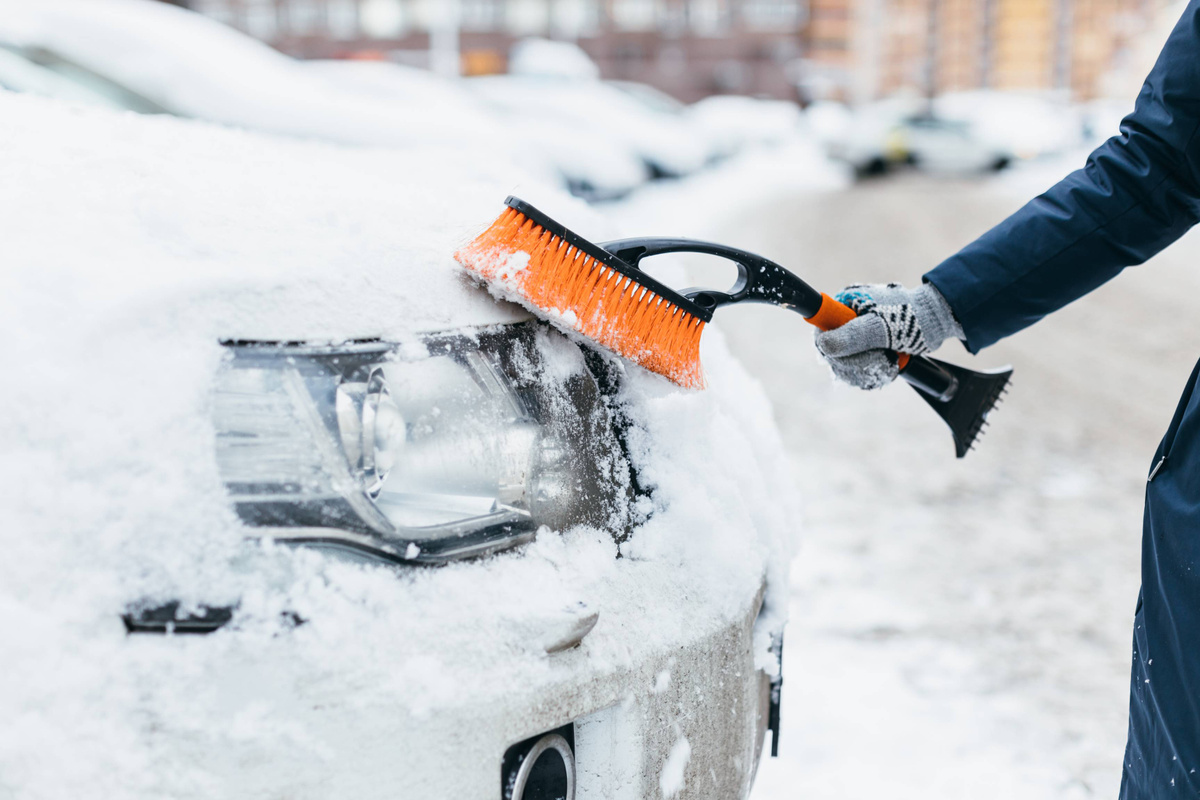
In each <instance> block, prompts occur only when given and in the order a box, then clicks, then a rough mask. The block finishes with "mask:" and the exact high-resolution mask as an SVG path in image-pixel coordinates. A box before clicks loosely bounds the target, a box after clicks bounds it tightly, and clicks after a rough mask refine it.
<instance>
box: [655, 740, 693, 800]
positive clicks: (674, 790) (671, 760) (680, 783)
mask: <svg viewBox="0 0 1200 800" xmlns="http://www.w3.org/2000/svg"><path fill="white" fill-rule="evenodd" d="M691 758H692V745H691V743H690V742H688V740H687V737H686V736H680V737H679V738H678V739H677V740H676V741H675V744H674V745H672V746H671V754H670V755H669V756H667V763H666V764H664V765H663V771H662V775H661V776H660V777H659V780H658V785H659V787H660V788H661V789H662V796H663V797H664V798H671V797H674V796H675V795H677V794H679V793H680V792H682V791H683V787H684V785H685V784H686V781H685V780H684V771H685V770H686V769H687V765H688V761H690V760H691Z"/></svg>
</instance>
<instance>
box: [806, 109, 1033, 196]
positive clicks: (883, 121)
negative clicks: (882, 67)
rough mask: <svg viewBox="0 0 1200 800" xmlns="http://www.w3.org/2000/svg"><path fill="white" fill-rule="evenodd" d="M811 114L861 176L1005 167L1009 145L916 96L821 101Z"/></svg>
mask: <svg viewBox="0 0 1200 800" xmlns="http://www.w3.org/2000/svg"><path fill="white" fill-rule="evenodd" d="M807 116H808V118H809V120H810V124H811V125H812V127H813V129H814V131H816V132H817V135H818V137H819V138H820V139H821V140H822V141H823V142H824V144H825V147H826V150H827V152H828V153H829V154H830V156H832V157H834V158H836V159H838V160H841V161H844V162H846V163H847V164H849V165H850V166H852V167H853V168H854V170H855V172H856V173H857V174H858V175H859V176H860V177H866V176H871V175H880V174H883V173H886V172H889V171H891V170H893V169H896V168H898V167H903V166H912V167H916V168H917V169H919V170H922V171H925V172H930V173H936V174H943V175H970V174H979V173H984V172H989V171H995V170H1000V169H1004V168H1005V167H1007V166H1008V165H1009V164H1010V163H1011V162H1012V160H1013V158H1014V156H1013V153H1012V151H1011V150H1009V149H1007V148H1006V147H1004V146H1002V145H1000V144H997V143H996V142H995V140H994V139H991V138H989V137H987V136H985V135H983V134H982V132H981V130H980V129H979V128H978V127H976V126H975V125H973V124H972V123H971V122H970V121H968V120H962V119H948V118H945V117H943V116H940V115H939V114H937V113H936V112H933V111H930V110H929V108H928V104H927V103H926V102H925V101H923V100H921V99H919V98H912V97H893V98H888V99H886V100H880V101H877V102H874V103H867V104H864V105H862V106H859V107H857V108H854V109H847V108H845V107H844V106H841V105H840V104H835V103H821V104H815V105H814V107H813V108H811V109H809V112H808V115H807Z"/></svg>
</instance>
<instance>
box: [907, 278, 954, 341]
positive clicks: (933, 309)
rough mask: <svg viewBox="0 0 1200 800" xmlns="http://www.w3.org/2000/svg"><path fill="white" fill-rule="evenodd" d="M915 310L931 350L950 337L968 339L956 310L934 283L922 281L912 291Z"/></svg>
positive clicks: (922, 333) (922, 332)
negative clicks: (956, 315)
mask: <svg viewBox="0 0 1200 800" xmlns="http://www.w3.org/2000/svg"><path fill="white" fill-rule="evenodd" d="M912 305H913V311H914V312H915V313H916V315H917V323H918V324H919V325H920V326H921V335H922V336H923V337H924V338H925V345H926V346H927V347H928V348H929V349H930V350H937V349H938V348H939V347H940V346H941V345H942V342H944V341H946V340H947V339H950V338H955V339H966V334H965V333H963V329H962V325H961V324H960V323H959V321H958V319H957V318H956V317H955V316H954V310H953V309H951V308H950V304H949V303H947V302H946V298H944V297H942V293H941V292H939V291H938V290H937V289H936V288H934V285H933V284H932V283H922V284H921V285H920V286H919V287H917V288H916V289H914V290H913V292H912Z"/></svg>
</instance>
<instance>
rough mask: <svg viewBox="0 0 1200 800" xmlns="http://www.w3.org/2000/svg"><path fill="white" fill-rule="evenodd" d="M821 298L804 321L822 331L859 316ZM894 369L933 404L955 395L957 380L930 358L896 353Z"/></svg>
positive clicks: (950, 398) (838, 304)
mask: <svg viewBox="0 0 1200 800" xmlns="http://www.w3.org/2000/svg"><path fill="white" fill-rule="evenodd" d="M821 297H822V300H821V307H820V308H819V309H817V313H816V314H814V315H812V316H811V317H807V318H806V319H807V320H808V322H809V323H810V324H812V325H815V326H816V327H818V328H820V329H821V330H823V331H831V330H833V329H834V328H840V327H842V326H843V325H845V324H846V323H847V322H849V321H850V320H852V319H854V318H855V317H857V316H858V315H857V314H855V313H854V309H852V308H850V306H848V305H845V304H843V303H839V302H838V301H837V300H834V299H833V298H832V297H830V296H829V295H827V294H823V295H821ZM896 366H898V367H899V368H900V377H902V378H904V380H906V381H908V383H909V384H911V385H912V386H913V387H914V388H916V389H920V390H921V391H922V392H924V393H925V394H927V395H930V396H931V397H933V398H934V399H935V400H940V401H942V402H947V401H949V400H952V399H953V398H954V394H955V392H957V391H958V379H956V378H955V377H954V376H953V375H952V374H950V372H949V371H948V370H946V369H944V368H943V367H941V366H940V365H939V364H938V362H936V361H934V360H933V359H931V358H926V357H925V356H913V355H909V354H908V353H896Z"/></svg>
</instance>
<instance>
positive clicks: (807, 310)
mask: <svg viewBox="0 0 1200 800" xmlns="http://www.w3.org/2000/svg"><path fill="white" fill-rule="evenodd" d="M504 202H505V205H506V206H507V208H506V209H505V210H504V213H502V214H501V215H500V217H499V218H498V219H497V220H496V221H495V222H494V223H492V225H491V227H489V228H488V229H487V230H486V231H484V232H483V233H482V234H480V235H479V236H478V237H477V238H476V239H475V240H474V241H473V242H471V243H470V244H468V245H466V246H465V247H463V248H462V249H460V250H459V251H458V252H457V253H455V254H454V258H455V259H456V260H457V261H458V262H459V263H460V264H462V265H463V266H464V267H466V268H467V269H468V270H469V271H471V272H473V273H475V274H476V275H477V276H478V277H480V278H482V279H483V280H484V281H485V282H486V283H487V284H488V285H490V286H491V287H492V288H493V289H494V290H495V291H496V292H497V293H498V294H500V295H501V296H503V297H505V298H506V299H511V300H514V301H516V302H518V303H520V304H521V305H523V306H525V307H526V308H528V309H530V310H531V311H533V312H534V313H535V314H537V315H538V316H540V317H542V318H543V319H546V320H547V321H549V322H551V323H552V324H555V325H557V326H558V327H561V328H563V329H565V330H567V331H570V332H574V333H577V334H580V335H582V336H584V337H586V338H588V339H590V340H592V341H593V342H595V343H597V344H599V345H601V346H603V347H605V348H607V349H608V350H611V351H612V352H614V353H616V354H617V355H619V356H623V357H624V358H627V359H629V360H630V361H633V362H634V363H636V364H640V365H641V366H643V367H645V368H646V369H648V370H650V371H652V372H657V373H658V374H660V375H663V376H664V377H666V378H667V379H669V380H671V381H673V382H675V383H677V384H679V385H680V386H684V387H687V388H690V389H703V388H704V372H703V370H702V369H701V366H700V334H701V333H702V332H703V330H704V326H705V324H706V323H708V322H709V321H710V320H711V319H712V315H713V311H714V310H715V309H717V308H719V307H720V306H725V305H730V304H732V303H742V302H748V303H771V304H773V305H777V306H781V307H783V308H788V309H791V310H793V311H796V312H798V313H799V314H800V315H801V316H803V317H804V318H805V319H806V320H807V321H808V322H809V323H811V324H812V325H815V326H816V327H818V328H820V329H821V330H825V331H827V330H832V329H834V328H837V327H838V326H840V325H843V324H845V323H846V322H849V321H850V320H852V319H854V318H855V316H856V314H855V313H854V311H853V310H851V309H850V308H849V307H847V306H845V305H843V304H841V303H839V302H838V301H836V300H834V299H833V298H832V297H830V296H829V295H826V294H822V293H821V292H818V291H817V290H816V289H813V288H812V287H811V286H809V285H808V284H807V283H805V282H804V281H802V280H800V279H799V278H798V277H796V276H795V275H793V274H792V273H791V272H788V271H787V270H786V269H784V268H783V267H781V266H779V265H778V264H776V263H774V262H773V261H768V260H767V259H765V258H763V257H761V256H757V255H755V254H753V253H748V252H746V251H744V250H738V249H736V248H733V247H726V246H724V245H720V244H715V243H713V242H703V241H697V240H694V239H667V238H648V239H621V240H618V241H614V242H605V243H604V244H600V245H597V244H593V243H592V242H589V241H588V240H586V239H584V238H583V237H582V236H579V235H578V234H576V233H573V232H571V231H569V230H567V229H566V228H565V227H563V226H562V225H560V224H559V223H557V222H555V221H554V220H552V219H550V217H548V216H546V215H545V214H543V213H542V212H540V211H538V210H537V209H536V208H534V207H533V206H531V205H529V204H528V203H526V202H525V201H523V200H520V199H519V198H516V197H509V198H508V199H506V200H505V201H504ZM663 253H704V254H707V255H713V256H719V257H721V258H725V259H728V260H729V261H732V262H733V263H734V264H736V265H737V268H738V279H737V282H736V283H735V284H734V285H733V287H732V288H730V289H729V291H727V292H717V291H711V290H708V289H687V290H684V291H683V292H677V291H675V290H674V289H671V288H670V287H667V286H665V285H663V284H662V283H660V282H659V281H657V280H655V279H654V278H652V277H651V276H649V275H647V274H646V273H645V272H643V271H642V270H641V269H640V267H639V264H640V263H641V261H642V259H644V258H647V257H650V256H656V255H661V254H663ZM895 356H896V363H897V365H898V366H899V367H900V376H901V377H902V378H904V380H906V381H907V382H908V383H909V384H910V385H911V386H912V387H913V388H914V389H916V390H917V393H918V394H920V395H921V397H922V398H923V399H924V400H925V401H926V402H927V403H929V405H930V406H932V407H933V409H934V411H936V412H937V413H938V415H939V416H941V418H942V419H943V420H945V422H946V424H947V425H949V426H950V432H951V433H952V434H953V436H954V449H955V453H956V454H957V456H958V457H959V458H962V457H963V456H965V455H966V454H967V451H969V450H970V449H971V447H972V445H973V444H974V443H975V440H976V439H977V438H978V437H979V434H980V432H981V431H982V430H983V427H984V425H985V424H986V423H987V416H988V412H990V411H991V410H992V408H993V407H994V406H995V405H996V404H997V402H999V400H1000V397H1001V395H1002V394H1003V393H1004V391H1005V387H1006V386H1007V384H1008V379H1009V376H1010V375H1012V369H1011V368H1008V367H1005V368H1003V369H997V370H990V371H987V372H979V371H976V370H971V369H967V368H965V367H960V366H957V365H955V364H947V363H946V362H944V361H938V360H936V359H933V358H929V357H927V356H909V355H908V354H906V353H896V354H895Z"/></svg>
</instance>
